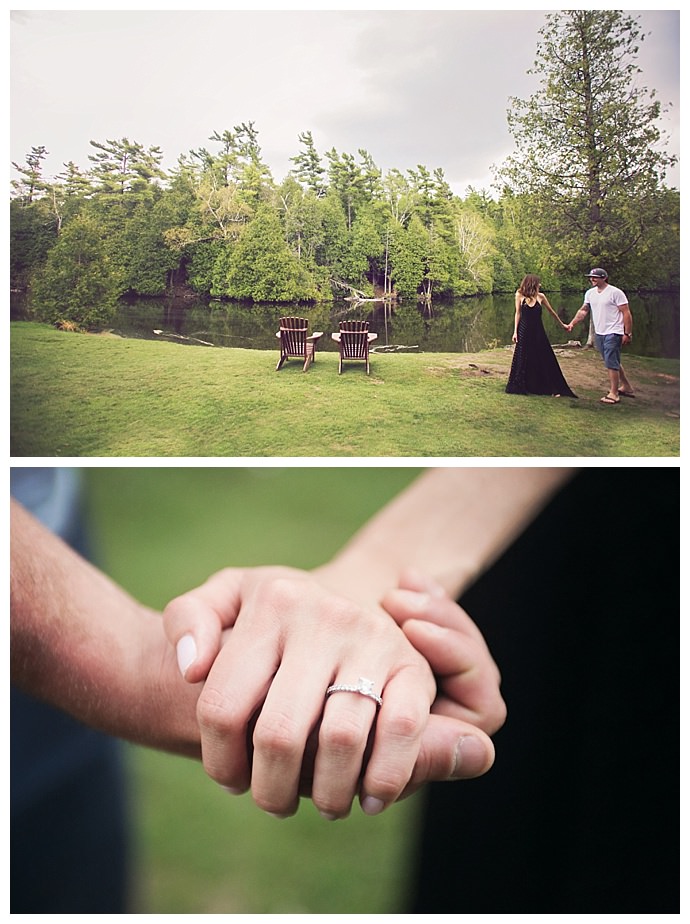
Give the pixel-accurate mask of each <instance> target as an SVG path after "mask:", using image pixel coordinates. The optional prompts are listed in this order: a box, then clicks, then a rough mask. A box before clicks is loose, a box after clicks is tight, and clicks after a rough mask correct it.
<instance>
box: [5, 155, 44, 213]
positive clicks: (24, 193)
mask: <svg viewBox="0 0 690 924" xmlns="http://www.w3.org/2000/svg"><path fill="white" fill-rule="evenodd" d="M47 155H48V151H47V150H46V149H45V147H43V145H40V146H39V147H34V148H31V153H30V154H27V155H26V164H16V163H15V162H14V161H12V166H13V167H14V169H15V170H16V171H17V173H18V174H19V175H20V177H21V179H20V180H12V181H11V184H10V185H11V186H12V188H13V190H14V192H15V195H16V196H18V197H19V198H21V199H22V200H23V201H24V202H25V203H26V204H27V205H28V204H30V203H31V202H33V200H34V198H35V196H36V193H37V192H39V191H41V190H42V189H44V188H45V185H44V182H43V176H42V169H43V160H44V159H45V158H46V157H47Z"/></svg>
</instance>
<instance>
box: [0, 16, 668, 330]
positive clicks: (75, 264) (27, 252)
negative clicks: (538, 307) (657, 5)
mask: <svg viewBox="0 0 690 924" xmlns="http://www.w3.org/2000/svg"><path fill="white" fill-rule="evenodd" d="M606 17H609V18H608V19H607V20H606V22H604V19H605V18H606ZM611 17H613V18H611ZM547 19H548V22H549V25H548V28H545V29H544V30H542V35H543V42H544V43H545V44H546V45H548V43H549V42H554V41H555V40H556V38H557V37H558V38H559V39H560V38H563V37H565V39H567V40H568V41H569V42H570V46H571V47H572V48H573V49H574V51H575V60H574V61H573V62H572V63H571V64H570V65H568V67H570V69H571V73H570V76H572V75H573V74H574V75H575V77H576V81H577V82H578V87H579V89H578V88H576V90H573V89H572V87H569V86H568V85H567V83H566V77H567V76H568V75H567V73H566V72H567V67H565V66H564V67H562V69H561V71H560V72H559V73H558V75H554V74H553V73H547V74H546V75H545V84H544V90H543V91H542V94H541V96H540V97H539V98H538V99H536V100H533V101H531V102H529V103H524V104H520V101H513V109H512V120H513V124H512V126H511V127H512V129H513V132H514V134H515V136H516V152H515V155H514V156H513V157H512V158H510V159H509V161H508V162H507V164H506V165H505V166H504V168H503V169H502V170H501V171H500V172H499V173H498V180H499V186H498V192H497V194H496V195H495V196H491V195H489V194H488V193H487V192H486V191H477V190H472V189H470V190H468V192H467V194H466V195H465V197H464V198H461V197H459V196H457V195H455V194H453V192H452V190H451V189H450V187H449V185H448V183H447V181H446V179H445V176H444V172H443V170H442V169H441V168H435V169H428V168H427V167H424V166H421V165H417V166H416V167H414V168H410V169H407V170H405V171H404V172H402V171H400V170H397V169H393V170H390V171H388V172H385V173H384V172H383V171H382V170H381V169H379V167H378V166H377V165H376V164H375V162H374V160H373V158H372V157H371V155H370V154H369V153H368V151H366V150H365V149H363V148H360V149H359V150H358V151H357V154H356V155H354V154H350V153H341V152H338V151H336V150H335V149H332V150H330V151H327V152H326V153H325V154H324V155H321V154H320V153H319V152H318V151H317V150H316V147H315V145H314V142H313V138H312V135H311V133H310V132H308V131H305V132H304V133H303V134H301V135H300V137H299V149H298V152H297V153H296V154H295V156H293V157H292V158H291V162H292V164H293V167H292V169H291V170H290V171H289V173H288V175H287V176H286V177H285V178H284V179H283V180H282V181H281V182H277V181H276V180H275V179H274V178H273V176H272V175H271V172H270V170H269V168H268V166H267V165H266V164H265V163H264V161H263V158H262V152H261V147H260V144H259V138H258V134H259V133H258V131H257V129H256V128H255V126H254V124H253V123H251V122H249V123H243V124H241V125H237V126H235V127H234V128H233V129H232V130H225V131H223V132H222V133H221V132H214V133H213V134H212V136H211V137H210V138H209V139H208V140H209V142H211V145H210V146H209V147H201V148H199V149H197V150H192V151H190V152H189V153H188V154H186V155H183V156H181V157H180V158H179V160H178V162H177V165H176V167H175V168H174V169H173V170H171V171H167V172H166V171H165V170H164V169H163V168H162V166H161V165H162V161H163V153H162V152H161V150H160V149H159V148H156V147H152V148H149V149H145V148H144V147H143V146H142V145H140V144H138V143H137V142H134V141H130V140H129V139H127V138H122V139H109V140H107V141H105V142H97V141H91V146H92V148H93V153H92V154H91V155H90V157H89V160H90V163H91V165H90V167H89V168H88V169H86V170H82V169H80V168H79V167H77V165H75V164H74V163H72V162H69V163H67V164H65V165H64V166H65V169H64V172H63V173H62V174H60V175H59V176H57V177H54V178H51V179H49V178H46V177H45V176H44V175H43V171H42V163H43V160H44V159H45V157H46V155H47V151H46V149H45V148H44V147H35V148H33V149H32V151H31V153H30V154H29V155H28V156H27V157H26V163H25V164H14V167H15V170H16V172H17V174H18V179H16V180H15V181H14V182H13V184H12V185H13V197H12V199H11V203H10V207H11V222H10V234H11V285H12V287H13V288H14V289H17V290H23V291H30V294H31V300H32V304H33V305H34V306H35V308H36V310H37V313H38V315H39V316H40V317H42V318H44V319H46V320H51V321H57V320H60V319H65V318H69V319H70V320H72V321H74V322H76V323H79V324H84V325H87V324H90V323H94V322H98V321H99V320H102V319H103V317H104V316H107V313H108V312H109V310H110V308H111V306H112V305H113V304H114V303H115V301H116V300H117V299H118V298H119V297H120V296H122V295H124V294H128V293H130V294H138V295H153V296H155V295H163V294H168V293H171V292H175V291H179V290H181V289H186V290H188V291H189V290H191V291H193V292H194V293H197V294H199V295H203V296H209V297H213V298H221V299H223V298H227V299H241V300H249V301H273V302H304V303H306V302H316V301H323V300H329V299H333V298H336V297H343V296H346V295H360V296H363V297H372V296H381V295H387V296H391V297H397V298H403V299H407V298H416V299H420V300H424V301H427V302H429V301H431V300H432V299H433V298H434V297H438V296H444V297H449V296H450V297H452V296H467V295H474V294H480V293H488V292H499V291H513V290H514V289H515V286H516V283H517V282H518V281H519V279H520V278H521V276H522V275H523V274H524V273H526V272H535V273H537V274H539V275H540V276H541V277H542V280H543V284H544V287H545V288H546V289H559V288H560V289H564V290H567V289H571V288H574V289H577V290H580V289H581V288H582V284H583V267H584V268H585V269H587V268H589V266H590V263H593V262H595V263H598V264H599V263H601V264H604V265H605V266H607V268H608V269H609V270H610V271H611V272H612V275H614V276H615V279H616V282H617V283H619V284H623V285H624V286H626V287H627V288H629V289H641V288H646V289H655V288H656V289H658V288H666V287H670V286H672V287H676V286H677V285H678V282H679V211H680V197H679V193H678V191H677V190H674V189H670V188H667V187H666V186H665V185H664V183H663V175H664V169H665V168H666V167H667V166H668V165H669V164H670V163H672V162H673V158H668V157H666V156H665V155H664V154H663V152H661V151H659V150H657V151H654V145H655V144H656V145H657V146H658V141H659V137H660V136H659V133H658V132H657V131H656V129H655V128H654V124H655V121H656V119H657V118H658V116H659V108H658V106H657V105H656V104H651V105H647V104H646V103H645V108H642V103H643V100H642V99H641V98H639V97H638V98H635V97H634V96H631V95H630V94H629V93H628V97H627V101H626V103H625V106H626V107H627V110H626V111H627V113H628V119H627V122H626V123H625V136H624V141H623V144H622V145H621V123H620V119H619V120H618V124H617V126H614V127H613V128H612V134H611V135H607V134H606V133H605V132H604V131H603V129H602V126H601V123H599V122H598V123H596V125H595V128H594V129H593V131H592V133H591V135H590V136H589V137H587V138H584V140H583V143H582V144H581V145H580V148H579V149H575V146H574V145H572V144H570V143H568V144H566V143H564V141H563V139H562V138H561V142H560V147H559V142H558V137H557V135H558V133H561V135H562V131H563V125H564V124H565V125H566V127H567V122H566V121H565V120H564V119H563V118H562V113H561V112H558V113H556V112H555V111H554V110H555V108H558V107H560V108H561V110H563V109H565V110H569V111H568V113H567V114H568V118H570V119H571V121H572V124H571V125H570V127H569V128H568V131H569V132H570V133H571V134H570V136H569V137H570V139H571V140H573V139H575V138H576V137H577V136H578V133H580V134H581V133H582V132H583V131H584V129H583V128H582V124H583V123H581V122H580V123H576V121H575V120H576V119H579V118H580V115H579V114H578V112H577V111H576V109H577V106H576V102H575V101H579V100H580V99H581V98H582V97H583V94H582V92H580V91H581V89H582V87H583V86H584V85H585V84H586V89H587V91H588V93H589V99H588V100H587V102H588V105H589V108H590V110H591V113H590V115H593V117H594V118H596V105H597V104H599V105H600V106H601V107H604V108H605V107H609V111H610V102H611V101H610V100H609V99H607V98H606V93H609V92H610V89H607V90H604V89H603V88H601V87H597V85H596V72H595V71H591V70H590V72H588V73H587V74H584V73H583V72H581V58H580V59H578V58H577V54H578V42H579V43H580V45H581V46H582V47H584V48H585V49H586V50H587V51H589V52H591V51H592V50H593V49H594V50H596V48H597V47H598V46H600V45H601V44H602V42H609V43H610V42H611V41H612V38H611V37H613V39H618V45H616V44H615V41H614V44H613V45H610V47H608V48H607V49H605V51H606V54H607V55H610V52H611V50H612V48H613V49H614V50H615V51H616V54H617V56H618V58H617V59H620V60H621V61H622V60H623V59H624V53H625V52H627V53H628V54H629V55H630V56H634V51H635V49H634V48H633V47H629V48H627V49H626V48H621V44H623V43H624V41H625V40H629V43H630V42H632V41H635V40H637V39H638V36H637V33H636V32H635V27H634V23H633V22H632V21H631V20H627V19H625V18H622V17H621V16H620V14H617V13H615V12H612V11H599V12H596V11H571V12H566V13H562V14H558V15H555V16H553V17H547ZM602 29H603V30H604V32H603V37H602V31H601V30H602ZM587 30H589V31H587ZM607 36H608V38H607ZM593 57H594V59H595V60H596V54H594V56H593ZM540 60H542V61H543V60H544V57H543V56H542V57H541V59H540ZM561 60H563V55H562V54H561ZM610 60H611V59H610V57H609V58H608V61H609V64H610ZM632 67H633V66H632V65H627V69H626V68H624V67H623V66H622V65H621V83H620V86H614V92H615V93H616V94H618V95H619V96H620V95H621V94H623V93H624V92H626V88H628V87H629V86H630V81H631V80H632V77H633V70H634V69H632V70H631V68H632ZM578 68H580V69H579V70H578ZM609 70H610V67H609ZM609 86H610V81H609ZM544 100H548V101H549V102H550V108H548V107H544V105H543V103H544ZM521 105H522V112H521V108H520V107H521ZM577 105H579V102H577ZM521 119H522V122H521V121H520V120H521ZM535 119H538V120H539V121H538V123H537V125H538V129H539V132H540V133H541V135H542V137H543V136H544V133H545V132H547V131H548V130H549V127H550V126H551V127H552V128H554V135H553V137H552V138H550V139H548V141H549V147H548V149H547V150H548V152H549V156H545V155H544V154H543V153H542V154H541V155H540V153H539V150H538V146H536V145H534V144H532V145H528V146H527V148H526V149H525V150H524V151H522V150H521V145H520V139H521V138H523V137H524V128H525V126H526V125H530V126H532V127H533V126H534V124H535ZM637 125H639V127H640V129H644V134H643V135H642V136H640V137H639V138H638V136H639V131H637V129H636V126H637ZM555 126H558V127H557V128H555ZM532 137H534V135H532ZM633 142H635V143H633ZM621 148H623V149H624V151H625V153H626V156H625V157H623V156H622V151H621ZM650 151H652V152H653V153H652V154H650ZM559 158H560V159H559ZM564 165H565V167H564ZM575 168H577V169H575ZM578 171H579V173H578ZM580 176H581V177H582V180H581V181H580V178H579V177H580ZM564 177H567V183H565V182H564V179H563V178H564ZM67 302H69V305H68V304H67Z"/></svg>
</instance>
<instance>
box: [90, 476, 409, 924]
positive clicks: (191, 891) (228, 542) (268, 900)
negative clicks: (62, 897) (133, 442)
mask: <svg viewBox="0 0 690 924" xmlns="http://www.w3.org/2000/svg"><path fill="white" fill-rule="evenodd" d="M419 471H420V469H415V468H395V467H390V468H376V467H363V468H357V467H354V468H336V467H295V468H293V467H289V466H288V467H259V466H257V467H254V468H244V467H242V468H233V467H226V468H220V467H210V468H206V467H199V466H197V467H189V468H185V467H180V468H163V467H138V468H97V467H96V468H86V469H84V471H83V475H84V479H85V484H86V488H87V500H88V505H89V512H90V517H91V523H92V526H93V530H94V539H95V556H94V557H95V560H96V562H97V563H98V564H99V565H100V566H101V567H102V568H103V569H104V570H105V571H106V572H107V573H108V574H110V575H111V576H112V577H113V578H114V579H115V580H116V581H118V582H119V583H120V584H122V585H123V586H124V587H125V588H126V589H127V590H128V591H129V592H130V593H132V594H133V595H134V596H136V597H137V598H138V599H140V600H141V601H142V602H144V603H146V604H148V605H149V606H153V607H156V608H162V607H163V606H164V605H165V604H166V603H167V602H168V600H170V599H171V598H172V597H174V596H176V595H177V594H179V593H182V592H184V591H186V590H189V589H190V588H191V587H194V586H196V585H198V584H199V583H201V582H202V581H204V580H205V579H206V578H207V577H208V576H209V575H210V574H212V573H213V572H214V571H216V570H218V569H219V568H221V567H224V566H226V565H239V566H241V565H248V566H251V565H259V564H286V565H292V566H295V567H301V568H311V567H314V566H316V565H318V564H321V563H322V562H323V561H325V560H327V559H328V558H329V557H330V556H331V555H332V554H333V553H334V552H335V551H336V550H337V549H338V548H339V547H340V546H341V545H342V544H343V542H345V541H346V540H347V539H348V538H349V537H350V536H351V535H352V534H353V533H354V532H355V530H356V529H357V528H358V527H359V526H360V525H362V524H363V523H364V522H365V521H366V520H367V519H368V518H369V517H370V516H371V515H372V514H373V513H374V512H375V511H376V510H378V509H379V508H380V507H381V506H382V505H383V504H384V503H386V502H387V501H388V500H389V499H391V498H392V497H394V496H395V495H396V494H398V493H399V492H400V491H401V490H402V489H403V488H404V487H405V486H406V485H408V484H409V483H410V482H411V481H412V480H413V479H414V478H415V477H416V476H417V475H418V474H419ZM127 753H128V759H129V764H130V769H131V781H132V802H133V822H134V830H135V835H136V844H135V846H136V852H135V862H134V868H135V874H136V882H135V886H136V894H135V899H134V908H133V911H134V912H138V913H148V914H154V913H168V914H174V913H177V914H189V913H202V914H227V913H230V914H239V913H248V914H302V913H308V914H313V913H327V914H366V913H373V914H381V913H400V912H404V911H405V897H406V882H407V881H408V879H409V870H410V862H411V859H412V857H413V854H414V849H415V824H416V819H417V815H418V812H419V809H420V802H419V797H413V798H412V799H408V800H406V801H405V802H402V803H400V804H398V805H396V806H393V807H392V808H391V809H389V810H388V811H387V812H385V813H384V814H383V815H381V816H379V817H376V818H368V817H366V816H365V815H363V814H362V812H361V811H360V810H359V807H358V805H355V806H354V807H353V811H352V814H351V816H350V817H349V818H348V819H345V820H343V821H338V822H335V823H333V822H327V821H325V820H323V819H322V818H321V817H320V816H319V815H318V813H317V812H316V811H315V810H314V809H313V807H312V805H311V803H310V802H308V801H307V800H303V801H302V804H301V806H300V809H299V812H298V813H297V815H296V816H294V817H293V818H290V819H286V820H282V821H280V820H277V819H274V818H271V817H269V816H267V815H265V814H264V813H263V812H261V811H259V810H258V809H257V808H256V806H254V804H253V803H252V801H251V798H250V796H248V795H245V796H240V797H233V796H230V795H228V794H227V793H225V792H224V791H223V790H221V789H220V788H219V787H218V786H217V785H216V784H215V783H213V782H212V781H211V780H210V779H209V778H208V777H207V776H206V775H205V773H204V771H203V768H202V767H201V765H200V764H198V763H197V762H195V761H191V760H187V759H184V758H180V757H176V756H171V755H168V754H163V753H158V752H155V751H151V750H147V749H144V748H139V747H128V750H127Z"/></svg>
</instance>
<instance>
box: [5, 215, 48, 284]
mask: <svg viewBox="0 0 690 924" xmlns="http://www.w3.org/2000/svg"><path fill="white" fill-rule="evenodd" d="M56 239H57V229H56V227H55V219H54V216H53V213H52V210H51V207H50V202H49V200H48V199H46V198H43V199H36V200H35V201H33V202H30V203H25V202H24V200H23V199H12V200H11V201H10V289H14V290H16V291H24V290H25V289H26V288H27V286H28V285H29V280H30V277H31V274H32V273H33V272H34V271H35V270H36V269H37V268H38V267H39V266H41V265H42V264H43V263H44V262H45V259H46V257H47V255H48V252H49V251H50V249H51V247H53V246H54V244H55V241H56Z"/></svg>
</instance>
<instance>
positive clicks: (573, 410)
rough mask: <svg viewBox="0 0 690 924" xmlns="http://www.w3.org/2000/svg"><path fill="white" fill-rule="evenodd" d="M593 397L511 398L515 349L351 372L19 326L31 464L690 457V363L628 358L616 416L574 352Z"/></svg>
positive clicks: (394, 359) (24, 443) (16, 381)
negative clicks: (689, 430)
mask: <svg viewBox="0 0 690 924" xmlns="http://www.w3.org/2000/svg"><path fill="white" fill-rule="evenodd" d="M558 355H559V361H560V362H561V366H562V368H563V371H564V373H565V375H566V378H567V379H568V381H569V383H570V385H571V387H572V388H573V390H574V391H575V392H576V393H577V394H578V395H579V400H574V399H558V400H555V399H552V398H550V397H529V398H526V397H523V396H509V395H506V394H505V383H506V380H507V377H508V371H509V368H510V359H511V352H510V350H506V349H497V350H486V351H483V352H481V353H477V354H443V353H441V354H439V353H426V354H395V353H391V354H386V353H380V354H376V355H374V356H373V358H372V369H371V375H369V376H367V375H366V374H365V372H364V370H363V367H362V364H361V363H356V364H355V363H352V364H349V365H347V366H346V368H345V371H344V372H343V374H342V375H340V376H339V375H338V372H337V362H338V361H337V354H335V353H326V352H322V353H318V354H317V361H316V363H315V364H314V365H313V366H312V367H311V369H310V370H309V372H308V373H307V374H303V373H302V370H301V366H300V364H299V363H298V362H296V361H291V362H289V363H288V364H287V365H286V366H285V367H283V369H282V370H281V371H280V372H279V373H276V372H275V371H274V370H275V362H276V360H277V351H276V353H275V354H273V353H270V352H265V351H255V350H241V349H213V348H204V347H190V346H186V345H180V344H174V343H167V342H162V343H159V342H155V341H144V340H124V339H120V338H117V337H114V336H111V335H98V336H91V335H83V334H75V333H68V332H63V331H57V330H53V329H52V328H50V327H47V326H45V325H40V324H36V323H32V322H14V323H12V324H11V433H10V451H11V454H12V455H13V456H16V457H28V456H31V457H42V456H49V457H161V458H162V457H166V458H170V457H177V458H181V457H196V458H202V457H206V458H227V457H235V458H237V457H283V458H287V457H343V458H347V457H381V458H394V457H407V458H410V457H418V458H456V457H487V458H488V457H501V458H511V457H513V458H521V457H554V458H556V457H617V456H620V457H664V456H678V455H679V453H680V411H679V407H680V385H679V375H680V363H679V361H678V360H663V359H648V358H644V357H635V356H626V361H625V365H626V371H627V372H628V376H629V377H630V378H631V380H632V382H633V383H634V385H635V387H636V389H637V392H638V397H637V399H636V400H635V401H625V402H621V404H620V405H619V406H616V407H604V406H602V405H601V404H600V403H599V398H600V397H601V396H602V395H603V394H604V393H605V391H606V390H607V387H608V386H607V384H606V375H605V371H604V369H603V366H602V363H601V359H600V357H599V356H598V355H597V354H595V353H594V352H593V351H590V350H563V351H558Z"/></svg>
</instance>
